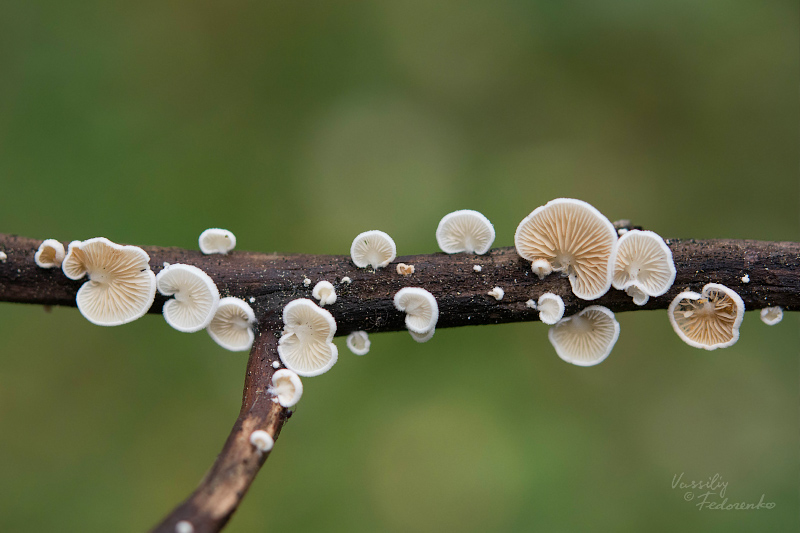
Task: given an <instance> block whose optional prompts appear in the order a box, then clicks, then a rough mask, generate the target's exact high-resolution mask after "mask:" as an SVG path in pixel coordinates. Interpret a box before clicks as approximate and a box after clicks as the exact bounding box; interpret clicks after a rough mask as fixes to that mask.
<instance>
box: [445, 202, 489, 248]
mask: <svg viewBox="0 0 800 533" xmlns="http://www.w3.org/2000/svg"><path fill="white" fill-rule="evenodd" d="M436 242H437V243H438V244H439V248H441V250H442V251H443V252H446V253H448V254H455V253H458V252H467V253H469V254H472V253H475V254H485V253H486V252H488V251H489V248H491V247H492V243H493V242H494V226H492V223H491V222H489V219H488V218H486V217H485V216H483V215H482V214H480V213H478V212H477V211H473V210H471V209H462V210H460V211H454V212H452V213H449V214H447V215H445V216H444V218H442V220H440V221H439V227H438V228H436Z"/></svg>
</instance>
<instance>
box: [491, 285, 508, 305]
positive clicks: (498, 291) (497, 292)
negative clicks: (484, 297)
mask: <svg viewBox="0 0 800 533" xmlns="http://www.w3.org/2000/svg"><path fill="white" fill-rule="evenodd" d="M487 294H488V295H489V296H491V297H492V298H494V299H495V300H497V301H498V302H499V301H500V300H502V299H503V296H505V295H506V291H504V290H503V288H502V287H495V288H493V289H492V290H490V291H489V292H488V293H487Z"/></svg>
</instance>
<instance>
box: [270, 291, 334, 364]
mask: <svg viewBox="0 0 800 533" xmlns="http://www.w3.org/2000/svg"><path fill="white" fill-rule="evenodd" d="M283 323H284V327H283V335H281V338H280V340H279V341H278V355H279V356H280V358H281V361H283V364H284V366H286V368H288V369H289V370H292V371H294V372H296V373H297V374H299V375H301V376H305V377H311V376H318V375H320V374H323V373H325V372H327V371H328V370H330V368H331V367H332V366H333V365H334V364H335V363H336V361H337V359H338V358H339V352H338V350H337V348H336V345H335V344H333V342H332V341H333V336H334V335H335V334H336V321H335V320H334V319H333V316H332V315H331V314H330V313H329V312H328V311H326V310H325V309H322V308H320V307H319V306H318V305H317V304H315V303H314V302H312V301H311V300H309V299H307V298H300V299H298V300H292V301H291V302H289V303H288V304H286V307H284V308H283Z"/></svg>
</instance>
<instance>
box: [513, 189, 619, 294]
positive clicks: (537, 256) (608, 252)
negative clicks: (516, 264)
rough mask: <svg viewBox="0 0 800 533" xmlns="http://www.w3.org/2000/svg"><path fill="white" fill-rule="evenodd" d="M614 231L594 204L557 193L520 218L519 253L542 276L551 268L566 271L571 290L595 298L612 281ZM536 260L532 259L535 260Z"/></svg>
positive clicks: (516, 239) (615, 240) (517, 243)
mask: <svg viewBox="0 0 800 533" xmlns="http://www.w3.org/2000/svg"><path fill="white" fill-rule="evenodd" d="M616 243H617V232H616V231H615V230H614V226H613V225H612V224H611V222H609V221H608V219H607V218H606V217H604V216H603V215H602V213H600V211H598V210H597V209H595V208H594V207H592V206H591V205H589V204H587V203H586V202H583V201H581V200H573V199H570V198H557V199H555V200H551V201H550V202H548V203H547V204H546V205H543V206H541V207H538V208H536V209H534V210H533V212H532V213H531V214H530V215H528V216H527V217H525V218H524V219H523V220H522V222H520V223H519V226H518V227H517V231H516V233H515V234H514V245H515V246H516V248H517V253H518V254H519V255H520V256H521V257H523V258H524V259H527V260H529V261H532V263H531V268H532V269H533V271H534V272H535V273H536V274H538V275H539V277H544V276H545V275H547V273H548V271H549V270H551V269H552V270H553V271H556V272H562V273H564V274H566V275H568V276H569V282H570V285H572V292H573V293H575V296H577V297H578V298H581V299H583V300H594V299H597V298H599V297H601V296H602V295H604V294H605V293H606V292H608V289H609V288H610V287H611V268H610V265H609V262H610V260H611V256H612V253H613V251H614V246H615V245H616ZM534 263H535V264H534Z"/></svg>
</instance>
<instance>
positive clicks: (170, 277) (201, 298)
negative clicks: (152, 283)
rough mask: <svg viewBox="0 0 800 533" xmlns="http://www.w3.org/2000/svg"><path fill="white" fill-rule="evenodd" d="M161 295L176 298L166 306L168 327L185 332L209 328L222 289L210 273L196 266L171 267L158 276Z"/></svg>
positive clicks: (164, 312)
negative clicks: (219, 288)
mask: <svg viewBox="0 0 800 533" xmlns="http://www.w3.org/2000/svg"><path fill="white" fill-rule="evenodd" d="M156 287H157V288H158V292H160V293H161V294H163V295H164V296H173V295H174V296H175V298H172V299H169V300H167V301H166V302H165V303H164V309H163V310H162V313H163V315H164V320H166V321H167V324H169V325H170V326H172V327H173V328H175V329H177V330H178V331H183V332H185V333H192V332H194V331H200V330H201V329H204V328H206V327H207V326H208V325H209V324H210V323H211V320H212V319H213V318H214V313H215V312H216V311H217V306H218V305H219V290H217V285H216V284H215V283H214V280H212V279H211V278H210V277H209V276H208V274H206V273H205V272H203V271H202V270H200V269H199V268H197V267H196V266H193V265H182V264H179V263H176V264H173V265H170V266H168V267H166V268H165V269H163V270H162V271H161V272H159V273H158V275H157V276H156Z"/></svg>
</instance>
